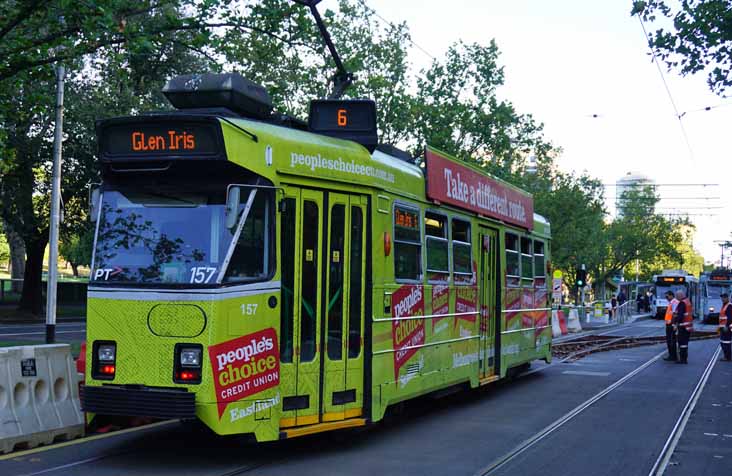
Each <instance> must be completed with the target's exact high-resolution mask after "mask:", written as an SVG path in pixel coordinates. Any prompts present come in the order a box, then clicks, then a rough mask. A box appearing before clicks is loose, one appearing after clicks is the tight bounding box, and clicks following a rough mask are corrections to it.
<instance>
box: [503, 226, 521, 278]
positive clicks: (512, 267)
mask: <svg viewBox="0 0 732 476" xmlns="http://www.w3.org/2000/svg"><path fill="white" fill-rule="evenodd" d="M519 274H520V272H519V239H518V236H516V235H514V234H512V233H506V276H507V277H508V278H518V277H519ZM506 281H507V283H508V284H518V282H517V281H516V280H515V279H507V280H506Z"/></svg>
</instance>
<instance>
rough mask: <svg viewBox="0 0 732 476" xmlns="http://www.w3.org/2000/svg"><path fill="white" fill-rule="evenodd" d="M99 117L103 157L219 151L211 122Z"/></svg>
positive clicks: (184, 155)
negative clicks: (103, 118)
mask: <svg viewBox="0 0 732 476" xmlns="http://www.w3.org/2000/svg"><path fill="white" fill-rule="evenodd" d="M125 119H127V120H114V119H112V120H110V121H103V122H101V123H100V125H99V129H98V134H99V147H100V152H101V156H102V157H103V158H104V159H107V160H134V159H138V158H140V159H143V158H157V159H159V158H161V157H165V158H186V159H210V158H216V157H219V156H220V155H221V150H222V148H221V147H220V143H221V141H220V134H221V133H220V126H218V124H215V123H211V122H198V121H180V120H177V121H176V120H167V121H165V120H163V121H160V120H157V121H154V122H153V121H149V120H145V121H139V120H138V121H134V120H131V119H134V118H125Z"/></svg>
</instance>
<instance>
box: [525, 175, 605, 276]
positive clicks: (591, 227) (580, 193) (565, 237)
mask: <svg viewBox="0 0 732 476" xmlns="http://www.w3.org/2000/svg"><path fill="white" fill-rule="evenodd" d="M538 172H539V173H541V170H539V171H538ZM523 185H524V187H525V188H526V189H527V190H530V191H532V192H533V194H534V207H535V209H536V212H537V213H539V214H541V215H543V216H545V217H546V218H547V219H548V220H549V223H551V230H552V242H551V253H552V254H551V259H552V267H553V268H554V269H559V270H561V271H562V272H563V276H564V282H565V284H566V285H567V286H568V287H569V288H571V287H572V286H574V280H575V277H576V269H577V267H578V266H579V265H582V264H584V265H586V269H587V270H588V272H589V273H590V275H592V276H595V277H597V276H598V275H599V273H600V270H601V265H602V263H603V261H604V258H605V242H604V236H605V221H604V218H605V208H604V196H603V192H604V189H603V187H602V184H601V183H600V181H599V180H597V179H593V178H591V177H590V176H588V175H586V174H584V175H579V176H578V175H575V174H567V173H561V172H553V173H552V174H551V175H550V176H549V177H541V176H531V175H528V176H526V178H525V180H524V184H523Z"/></svg>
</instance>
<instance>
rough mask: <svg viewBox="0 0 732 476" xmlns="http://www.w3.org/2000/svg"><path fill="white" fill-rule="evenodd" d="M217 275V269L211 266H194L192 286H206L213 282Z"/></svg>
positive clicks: (192, 269)
mask: <svg viewBox="0 0 732 476" xmlns="http://www.w3.org/2000/svg"><path fill="white" fill-rule="evenodd" d="M214 274H216V268H212V267H209V266H194V267H192V268H191V284H204V283H208V282H210V281H211V278H213V275H214Z"/></svg>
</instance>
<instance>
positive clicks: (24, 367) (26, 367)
mask: <svg viewBox="0 0 732 476" xmlns="http://www.w3.org/2000/svg"><path fill="white" fill-rule="evenodd" d="M20 373H21V375H22V376H23V377H36V376H37V373H36V359H22V360H21V361H20Z"/></svg>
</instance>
